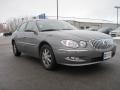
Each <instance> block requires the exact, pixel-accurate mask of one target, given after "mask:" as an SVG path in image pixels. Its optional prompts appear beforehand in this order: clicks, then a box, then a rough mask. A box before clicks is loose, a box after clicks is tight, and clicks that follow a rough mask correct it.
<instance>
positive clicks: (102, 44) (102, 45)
mask: <svg viewBox="0 0 120 90" xmlns="http://www.w3.org/2000/svg"><path fill="white" fill-rule="evenodd" d="M90 43H91V45H92V47H93V48H95V49H98V50H104V49H110V48H112V47H113V40H112V39H99V40H90Z"/></svg>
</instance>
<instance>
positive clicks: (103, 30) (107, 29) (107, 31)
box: [98, 27, 113, 35]
mask: <svg viewBox="0 0 120 90" xmlns="http://www.w3.org/2000/svg"><path fill="white" fill-rule="evenodd" d="M98 31H99V32H102V33H105V34H108V35H109V34H110V32H111V31H113V29H112V28H110V27H103V28H100V29H99V30H98Z"/></svg>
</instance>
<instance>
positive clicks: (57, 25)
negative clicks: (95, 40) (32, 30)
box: [37, 20, 77, 31]
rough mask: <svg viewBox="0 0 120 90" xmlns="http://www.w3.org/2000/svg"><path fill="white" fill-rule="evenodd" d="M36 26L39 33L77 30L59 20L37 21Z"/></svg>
mask: <svg viewBox="0 0 120 90" xmlns="http://www.w3.org/2000/svg"><path fill="white" fill-rule="evenodd" d="M37 25H38V27H39V29H40V31H55V30H77V28H76V27H74V26H72V25H71V24H69V23H67V22H65V21H60V20H39V21H37Z"/></svg>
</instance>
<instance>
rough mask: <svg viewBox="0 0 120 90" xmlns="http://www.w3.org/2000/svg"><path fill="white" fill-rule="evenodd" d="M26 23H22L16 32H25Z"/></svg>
mask: <svg viewBox="0 0 120 90" xmlns="http://www.w3.org/2000/svg"><path fill="white" fill-rule="evenodd" d="M26 25H27V23H24V24H22V25H21V26H20V28H19V29H18V31H20V32H23V31H24V30H25V27H26Z"/></svg>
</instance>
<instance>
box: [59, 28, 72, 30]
mask: <svg viewBox="0 0 120 90" xmlns="http://www.w3.org/2000/svg"><path fill="white" fill-rule="evenodd" d="M61 30H73V29H69V28H68V29H67V28H65V29H64V28H63V29H61Z"/></svg>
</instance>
